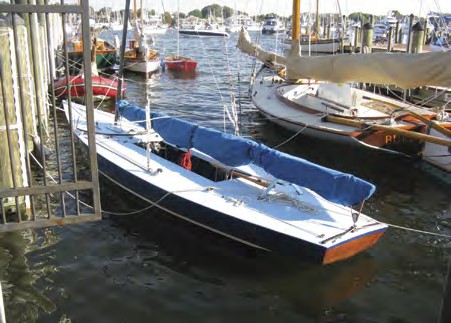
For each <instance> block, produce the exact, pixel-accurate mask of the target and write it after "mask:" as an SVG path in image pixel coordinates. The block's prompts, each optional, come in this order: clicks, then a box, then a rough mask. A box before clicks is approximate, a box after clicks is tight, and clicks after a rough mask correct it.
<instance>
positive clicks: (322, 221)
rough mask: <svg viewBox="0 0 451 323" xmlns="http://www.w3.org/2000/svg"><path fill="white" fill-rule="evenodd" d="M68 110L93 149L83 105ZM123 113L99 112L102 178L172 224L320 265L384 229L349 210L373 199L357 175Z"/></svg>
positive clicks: (122, 109)
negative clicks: (170, 219) (158, 211)
mask: <svg viewBox="0 0 451 323" xmlns="http://www.w3.org/2000/svg"><path fill="white" fill-rule="evenodd" d="M64 107H65V111H66V116H67V117H68V118H69V115H70V114H69V110H71V115H72V122H71V124H72V127H73V129H74V132H75V134H76V135H77V137H78V138H79V140H80V142H81V143H82V144H83V145H85V146H86V145H87V142H88V141H87V132H86V118H85V116H86V110H85V107H84V106H82V105H78V104H75V103H71V106H70V107H69V106H68V104H67V103H65V102H64ZM118 112H119V114H120V115H121V117H120V119H119V121H118V122H117V123H115V122H114V114H111V113H107V112H102V111H99V110H96V111H95V119H96V131H97V134H96V150H97V156H98V165H99V171H100V173H101V174H102V175H103V176H105V177H106V178H107V179H109V180H110V181H112V182H113V183H115V184H117V185H118V186H119V187H121V188H122V189H124V190H127V191H128V192H130V193H132V194H134V195H136V196H137V197H139V198H141V199H142V200H144V201H146V202H148V203H149V204H150V205H154V206H155V207H158V208H160V209H162V210H164V211H166V212H168V213H169V214H171V215H173V216H176V217H178V218H180V219H183V220H185V221H188V222H190V223H192V224H195V225H198V226H200V227H203V228H205V229H208V230H211V231H213V232H216V233H218V234H221V235H223V236H225V237H228V238H230V239H233V240H235V241H238V242H241V243H244V244H246V245H248V246H251V247H254V248H258V249H263V250H267V251H272V252H276V253H278V254H280V255H289V256H293V257H297V258H299V259H302V260H303V261H309V262H313V263H318V264H328V263H332V262H335V261H339V260H342V259H345V258H349V257H351V256H353V255H355V254H357V253H359V252H361V251H363V250H365V249H367V248H369V247H371V246H372V245H374V244H375V243H376V242H377V241H378V239H379V238H380V237H381V235H382V234H383V232H384V231H385V230H386V228H387V225H385V224H383V223H380V222H378V221H376V220H374V219H372V218H370V217H368V216H366V215H364V214H361V213H360V211H358V210H357V211H356V210H355V209H353V208H352V207H351V206H352V205H357V204H359V203H361V202H363V201H364V200H365V199H366V198H368V197H369V196H370V195H371V194H372V192H373V191H374V186H373V185H371V184H369V183H367V182H365V181H363V180H361V179H358V178H356V177H354V176H352V175H349V174H344V173H341V172H338V171H334V170H331V169H327V168H324V167H321V166H318V165H315V164H312V163H310V162H308V161H305V160H302V159H300V158H297V157H293V156H290V155H287V154H283V153H281V152H278V151H275V150H272V149H270V148H268V147H266V146H264V145H262V144H258V143H256V142H254V141H252V140H249V139H243V138H240V137H236V136H232V135H227V134H224V133H222V132H219V131H215V130H211V129H208V128H204V127H200V126H197V125H195V124H192V123H189V122H186V121H182V120H179V119H175V118H171V117H168V116H166V115H162V114H158V113H151V116H150V117H149V118H151V119H152V121H151V122H152V129H151V130H146V129H145V127H144V125H145V124H146V113H145V110H144V109H142V108H139V107H135V106H132V105H130V104H128V103H127V102H126V101H120V102H119V103H118ZM218 147H220V148H219V149H218ZM286 169H290V171H289V172H288V173H287V172H286ZM300 183H304V184H303V185H299V184H300Z"/></svg>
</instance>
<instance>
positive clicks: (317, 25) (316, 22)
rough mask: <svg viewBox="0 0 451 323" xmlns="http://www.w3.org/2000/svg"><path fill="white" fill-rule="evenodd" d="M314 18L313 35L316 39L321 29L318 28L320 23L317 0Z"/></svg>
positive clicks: (317, 0)
mask: <svg viewBox="0 0 451 323" xmlns="http://www.w3.org/2000/svg"><path fill="white" fill-rule="evenodd" d="M315 15H316V16H315V30H314V31H315V35H316V38H319V34H320V32H319V31H320V29H321V27H320V25H321V21H320V19H319V0H316V14H315Z"/></svg>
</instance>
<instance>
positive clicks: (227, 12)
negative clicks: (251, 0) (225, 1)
mask: <svg viewBox="0 0 451 323" xmlns="http://www.w3.org/2000/svg"><path fill="white" fill-rule="evenodd" d="M233 13H234V11H233V9H232V8H230V7H227V6H224V7H222V14H223V15H224V19H227V18H229V17H232V16H233Z"/></svg>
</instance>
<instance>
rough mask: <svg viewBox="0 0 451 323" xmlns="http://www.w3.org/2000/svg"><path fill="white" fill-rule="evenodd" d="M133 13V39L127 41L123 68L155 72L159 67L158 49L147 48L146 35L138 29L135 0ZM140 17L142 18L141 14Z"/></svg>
mask: <svg viewBox="0 0 451 323" xmlns="http://www.w3.org/2000/svg"><path fill="white" fill-rule="evenodd" d="M141 3H142V0H141ZM141 7H142V6H141ZM133 14H134V21H135V24H134V28H133V32H134V39H133V40H131V41H130V42H129V49H128V50H127V51H126V52H125V54H124V69H126V70H128V71H132V72H139V73H146V74H149V73H153V72H156V71H157V70H158V69H159V68H160V64H161V62H160V56H159V53H158V51H156V50H153V49H149V47H148V45H147V42H146V37H145V35H144V33H143V32H142V30H140V29H139V26H138V20H137V14H136V0H134V11H133ZM141 19H143V17H142V16H141Z"/></svg>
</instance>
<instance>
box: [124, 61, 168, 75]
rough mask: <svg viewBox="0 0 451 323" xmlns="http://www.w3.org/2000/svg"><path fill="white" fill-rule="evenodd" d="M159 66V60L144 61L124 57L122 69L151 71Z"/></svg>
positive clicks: (154, 70)
mask: <svg viewBox="0 0 451 323" xmlns="http://www.w3.org/2000/svg"><path fill="white" fill-rule="evenodd" d="M159 68H160V60H152V61H144V60H133V59H131V60H129V59H125V61H124V69H126V70H127V71H131V72H137V73H153V72H156V71H158V69H159Z"/></svg>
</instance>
